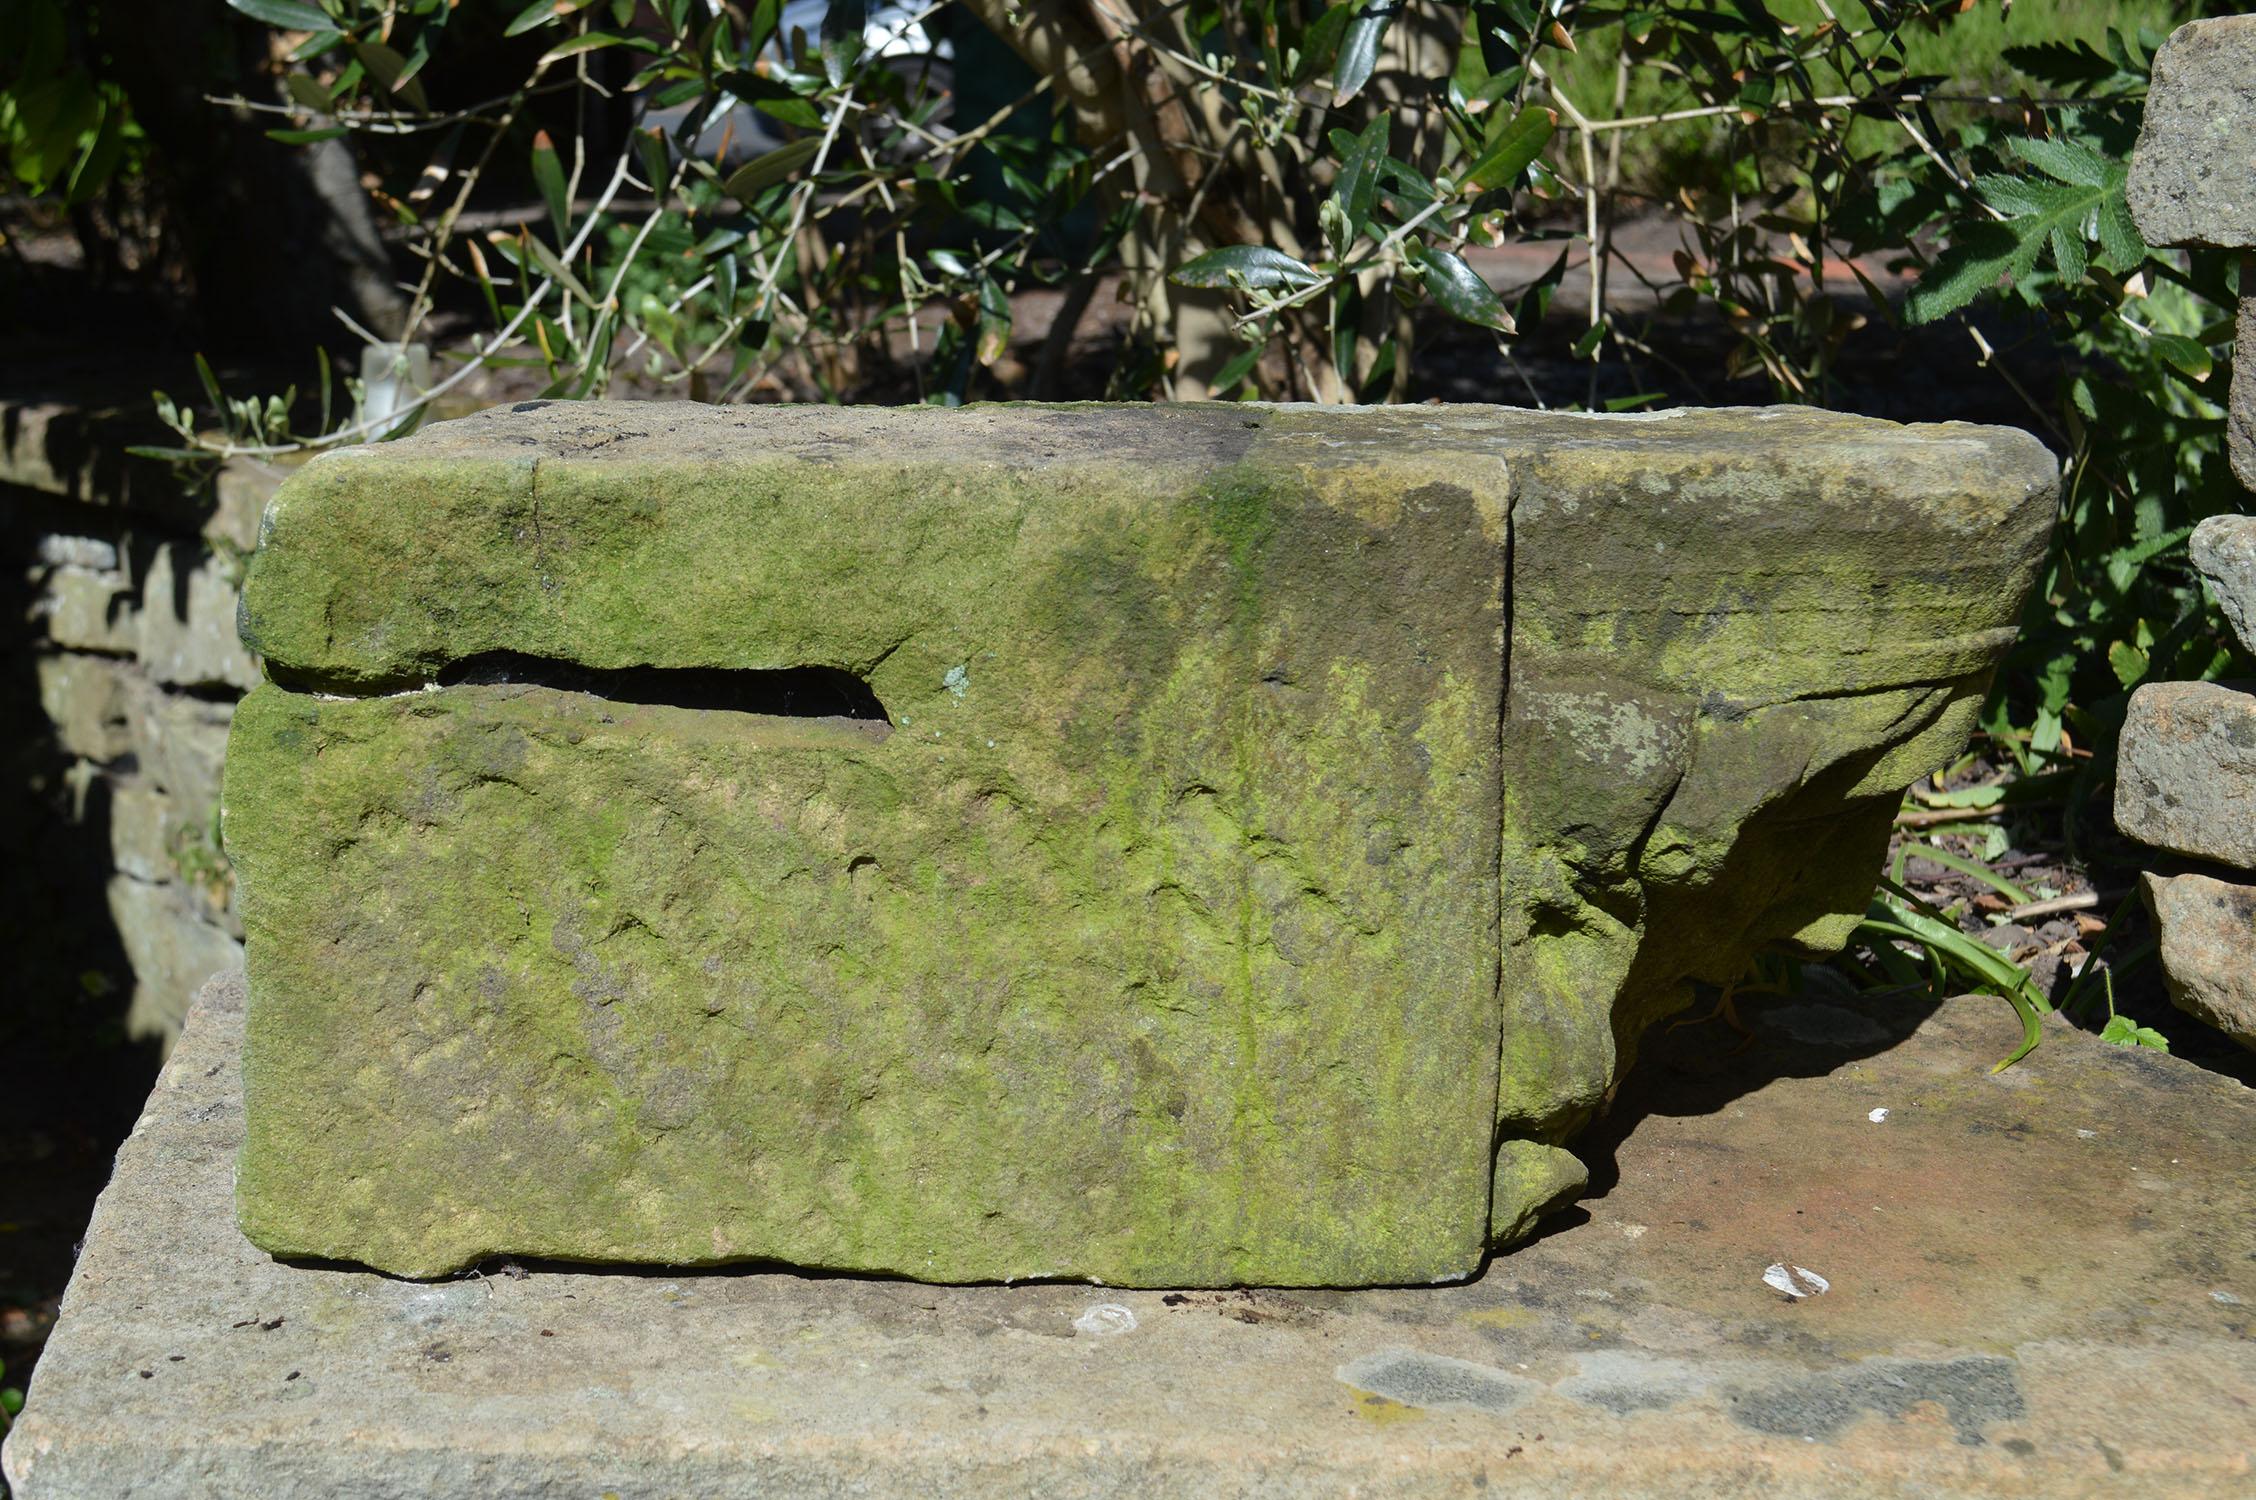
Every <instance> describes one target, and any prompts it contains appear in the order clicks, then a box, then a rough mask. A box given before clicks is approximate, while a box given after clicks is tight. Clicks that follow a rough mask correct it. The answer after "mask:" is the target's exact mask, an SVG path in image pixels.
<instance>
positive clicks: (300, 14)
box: [227, 0, 337, 31]
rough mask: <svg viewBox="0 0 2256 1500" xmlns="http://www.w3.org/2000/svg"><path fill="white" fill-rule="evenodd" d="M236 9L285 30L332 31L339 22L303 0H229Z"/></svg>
mask: <svg viewBox="0 0 2256 1500" xmlns="http://www.w3.org/2000/svg"><path fill="white" fill-rule="evenodd" d="M227 3H228V4H229V5H231V6H233V7H234V8H235V9H237V10H239V11H241V12H242V13H243V14H244V15H246V16H249V17H250V18H251V19H252V20H254V21H263V22H265V23H266V24H267V25H269V26H275V27H279V28H281V29H282V30H284V31H330V30H334V29H335V28H336V25H337V23H336V22H335V21H332V20H331V19H329V17H328V15H327V14H325V13H324V12H323V11H321V10H320V9H319V8H317V7H315V6H311V5H306V4H303V3H301V0H227Z"/></svg>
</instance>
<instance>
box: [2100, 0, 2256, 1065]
mask: <svg viewBox="0 0 2256 1500" xmlns="http://www.w3.org/2000/svg"><path fill="white" fill-rule="evenodd" d="M2252 133H2256V16H2228V17H2221V18H2219V19H2216V20H2210V21H2194V22H2191V23H2189V24H2187V25H2185V26H2181V27H2179V28H2178V29H2177V30H2176V31H2175V32H2173V33H2172V34H2171V36H2170V40H2169V41H2168V42H2167V43H2166V44H2165V45H2164V46H2163V48H2162V50H2161V51H2160V52H2159V53H2157V54H2156V55H2155V59H2154V86H2153V92H2152V94H2151V96H2150V97H2149V98H2148V101H2147V106H2146V119H2145V123H2144V125H2143V126H2142V127H2141V130H2140V133H2139V143H2138V151H2137V153H2136V155H2135V156H2134V158H2133V160H2132V162H2131V175H2130V183H2129V199H2130V206H2131V213H2132V215H2133V217H2135V218H2136V219H2137V221H2138V227H2139V232H2140V233H2141V234H2143V235H2145V236H2146V238H2147V240H2148V241H2149V242H2150V243H2153V244H2158V245H2206V246H2214V247H2218V248H2222V249H2227V250H2239V251H2240V252H2242V261H2241V280H2240V284H2241V287H2242V288H2243V291H2242V295H2241V303H2240V318H2239V328H2238V338H2237V342H2236V344H2235V347H2234V350H2233V354H2234V359H2233V379H2232V394H2231V397H2230V404H2229V420H2228V422H2227V424H2226V439H2227V447H2228V450H2229V451H2230V454H2231V458H2232V466H2233V472H2234V474H2235V475H2237V476H2238V477H2239V479H2240V481H2241V483H2242V484H2244V485H2248V486H2250V487H2252V488H2256V156H2252V155H2251V154H2250V152H2249V149H2248V142H2249V139H2250V137H2251V134H2252ZM2190 550H2191V552H2192V556H2193V562H2194V566H2195V567H2196V568H2198V569H2199V570H2200V571H2201V576H2202V580H2203V581H2204V582H2205V583H2206V584H2207V585H2208V588H2209V592H2210V594H2211V596H2212V597H2213V598H2214V599H2215V600H2216V601H2217V603H2218V605H2219V607H2220V608H2221V609H2222V610H2223V612H2224V615H2225V618H2226V619H2227V620H2228V621H2229V622H2230V623H2231V625H2232V627H2233V629H2234V631H2235V632H2236V633H2237V634H2238V636H2239V637H2240V642H2241V644H2242V645H2243V646H2245V647H2247V648H2248V649H2250V650H2252V651H2256V516H2212V517H2210V518H2209V519H2208V520H2206V521H2203V522H2202V523H2201V525H2200V526H2199V527H2198V528H2197V529H2196V530H2195V531H2194V534H2193V538H2192V543H2191V548H2190ZM2247 686H2248V685H2247V684H2219V683H2206V682H2158V683H2149V684H2148V685H2146V686H2145V687H2142V688H2140V689H2139V690H2138V692H2137V693H2136V694H2134V695H2133V696H2132V698H2131V704H2130V711H2129V714H2128V716H2127V718H2126V719H2125V721H2124V725H2123V735H2122V742H2121V752H2120V754H2121V761H2120V765H2119V767H2118V769H2117V772H2116V780H2115V823H2116V826H2117V827H2118V828H2120V829H2121V830H2122V831H2123V832H2124V833H2125V834H2127V835H2128V836H2130V837H2131V838H2134V839H2137V840H2139V841H2140V842H2142V843H2146V844H2151V845H2154V846H2155V847H2156V848H2159V849H2164V850H2167V851H2169V852H2171V853H2172V854H2176V855H2179V856H2182V857H2184V858H2187V859H2192V860H2199V861H2206V862H2209V863H2211V864H2212V865H2214V866H2216V867H2217V868H2215V869H2214V870H2213V871H2212V872H2210V873H2202V872H2199V871H2196V872H2192V873H2185V874H2177V875H2165V874H2159V873H2149V874H2147V875H2146V876H2145V877H2143V879H2142V882H2141V885H2142V889H2143V891H2144V893H2145V898H2146V904H2147V908H2148V910H2149V911H2150V912H2151V913H2152V914H2153V917H2154V924H2155V929H2156V936H2157V942H2158V945H2159V948H2160V952H2161V959H2162V970H2163V977H2164V979H2165V981H2166V983H2167V984H2168V987H2169V991H2170V998H2171V999H2172V1000H2173V1001H2175V1002H2176V1003H2177V1005H2178V1007H2179V1008H2180V1009H2181V1010H2184V1011H2186V1012H2187V1013H2189V1014H2191V1015H2193V1016H2195V1017H2197V1018H2199V1019H2201V1020H2203V1021H2206V1022H2208V1023H2209V1024H2211V1025H2213V1026H2215V1027H2217V1028H2218V1029H2219V1030H2221V1031H2224V1032H2225V1033H2227V1034H2228V1035H2230V1036H2232V1037H2233V1038H2235V1039H2236V1040H2238V1041H2239V1042H2240V1043H2241V1044H2242V1045H2244V1046H2247V1047H2250V1048H2256V981H2252V980H2251V978H2250V968H2251V960H2256V884H2251V883H2250V882H2251V881H2256V693H2251V692H2248V691H2245V690H2244V689H2245V688H2246V687H2247ZM2220 877H2221V878H2220Z"/></svg>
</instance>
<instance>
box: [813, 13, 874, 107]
mask: <svg viewBox="0 0 2256 1500" xmlns="http://www.w3.org/2000/svg"><path fill="white" fill-rule="evenodd" d="M868 24H869V3H868V0H830V4H829V5H828V6H827V7H826V8H825V9H824V10H823V18H822V61H823V76H824V77H826V78H828V79H829V80H830V86H831V87H832V88H838V87H840V86H842V85H843V84H844V83H845V82H846V75H847V74H849V73H851V72H853V70H854V63H855V61H856V59H858V58H860V57H861V55H862V31H863V28H864V27H866V26H867V25H868Z"/></svg>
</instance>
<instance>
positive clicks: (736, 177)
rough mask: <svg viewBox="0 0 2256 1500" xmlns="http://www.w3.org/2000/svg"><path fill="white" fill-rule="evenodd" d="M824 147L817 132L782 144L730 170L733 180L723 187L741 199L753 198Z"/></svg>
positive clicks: (730, 177) (798, 167)
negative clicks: (803, 138)
mask: <svg viewBox="0 0 2256 1500" xmlns="http://www.w3.org/2000/svg"><path fill="white" fill-rule="evenodd" d="M821 149H822V142H821V141H820V140H818V139H816V138H815V137H813V136H809V137H807V139H805V140H803V141H793V142H791V144H789V145H787V146H778V147H776V149H775V150H773V151H770V152H768V153H767V154H766V155H764V156H755V157H754V158H752V160H750V161H748V162H746V163H745V164H744V165H743V166H741V167H738V168H737V169H736V170H735V171H734V172H732V173H730V174H729V180H728V181H727V182H725V183H723V184H722V185H721V191H723V192H725V193H727V194H728V195H729V196H730V197H731V198H734V199H736V200H738V201H739V202H749V201H751V200H752V199H753V198H756V197H758V196H759V195H760V192H761V190H762V189H764V188H769V187H773V186H774V185H775V184H777V183H779V182H781V181H783V180H784V179H785V178H786V177H789V176H790V175H791V174H792V173H794V172H796V171H798V170H799V169H800V168H801V167H803V166H805V165H806V164H807V163H808V162H810V161H813V160H814V159H815V153H816V152H817V151H820V150H821Z"/></svg>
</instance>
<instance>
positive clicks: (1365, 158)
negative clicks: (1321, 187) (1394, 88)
mask: <svg viewBox="0 0 2256 1500" xmlns="http://www.w3.org/2000/svg"><path fill="white" fill-rule="evenodd" d="M1393 120H1394V117H1393V115H1391V114H1389V113H1388V112H1387V111H1385V110H1381V111H1379V114H1378V116H1377V118H1375V119H1373V120H1372V121H1371V123H1370V124H1368V125H1366V126H1364V127H1363V130H1362V133H1361V134H1359V135H1347V132H1345V131H1337V130H1335V131H1333V132H1332V140H1333V143H1334V145H1335V147H1336V146H1337V145H1338V143H1339V138H1340V137H1341V136H1343V135H1347V145H1346V148H1345V149H1344V150H1341V151H1340V164H1339V180H1338V181H1337V182H1336V183H1335V184H1334V185H1333V187H1332V196H1333V197H1334V198H1335V199H1337V200H1338V202H1339V205H1340V210H1341V211H1342V212H1343V213H1345V214H1346V215H1347V226H1348V229H1349V230H1350V231H1351V232H1352V233H1353V234H1357V235H1360V234H1361V233H1363V231H1364V230H1365V229H1366V228H1368V227H1369V226H1370V223H1371V210H1372V208H1374V207H1375V206H1376V205H1377V204H1378V201H1379V166H1380V164H1381V163H1382V162H1384V161H1385V160H1386V154H1387V131H1388V129H1389V127H1390V126H1391V125H1392V124H1393Z"/></svg>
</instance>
